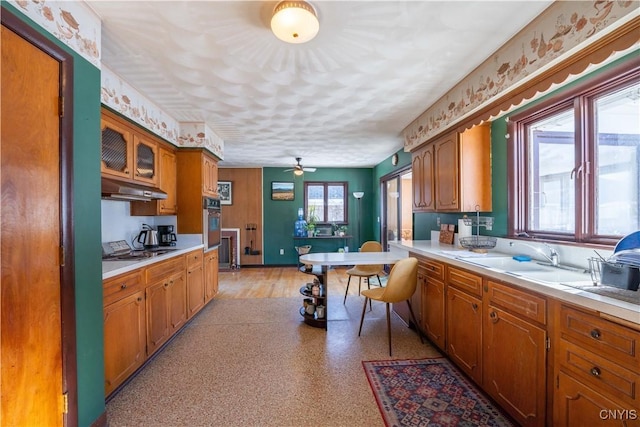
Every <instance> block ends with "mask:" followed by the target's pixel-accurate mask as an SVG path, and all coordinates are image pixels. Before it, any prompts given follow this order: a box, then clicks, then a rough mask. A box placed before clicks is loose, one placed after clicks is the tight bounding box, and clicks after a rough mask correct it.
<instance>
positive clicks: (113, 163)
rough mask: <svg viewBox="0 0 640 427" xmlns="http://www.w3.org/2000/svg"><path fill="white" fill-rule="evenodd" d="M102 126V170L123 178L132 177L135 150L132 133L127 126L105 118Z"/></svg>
mask: <svg viewBox="0 0 640 427" xmlns="http://www.w3.org/2000/svg"><path fill="white" fill-rule="evenodd" d="M101 128H102V162H101V167H100V171H101V172H102V173H103V174H108V175H113V176H117V177H121V178H131V177H132V167H131V165H132V164H133V150H132V149H131V147H132V137H131V133H130V132H129V131H128V130H127V129H126V128H125V127H122V126H120V125H118V124H117V123H115V122H112V121H110V120H108V119H105V118H103V119H102V121H101Z"/></svg>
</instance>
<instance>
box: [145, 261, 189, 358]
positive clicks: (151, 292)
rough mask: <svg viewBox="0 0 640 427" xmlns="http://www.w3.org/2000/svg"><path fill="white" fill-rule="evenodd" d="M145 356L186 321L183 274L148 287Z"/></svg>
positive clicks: (174, 275) (176, 274) (185, 294)
mask: <svg viewBox="0 0 640 427" xmlns="http://www.w3.org/2000/svg"><path fill="white" fill-rule="evenodd" d="M146 303H147V355H148V356H150V355H152V354H153V353H154V352H155V351H156V350H157V349H158V348H160V347H161V346H162V344H164V343H165V342H166V341H167V340H168V339H169V338H170V337H171V336H172V335H173V333H174V332H175V331H177V330H178V329H180V327H181V326H182V325H183V324H184V323H185V322H186V321H187V284H186V280H185V273H184V271H181V272H179V273H175V274H173V275H171V276H169V277H167V278H166V279H164V280H161V281H159V282H156V283H155V284H153V285H151V286H148V287H147V289H146Z"/></svg>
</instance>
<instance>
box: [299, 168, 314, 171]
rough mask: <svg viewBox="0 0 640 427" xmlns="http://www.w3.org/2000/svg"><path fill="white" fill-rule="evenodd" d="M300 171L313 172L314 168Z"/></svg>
mask: <svg viewBox="0 0 640 427" xmlns="http://www.w3.org/2000/svg"><path fill="white" fill-rule="evenodd" d="M302 170H303V171H305V172H315V171H316V168H302Z"/></svg>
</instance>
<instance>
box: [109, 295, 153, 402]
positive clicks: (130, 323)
mask: <svg viewBox="0 0 640 427" xmlns="http://www.w3.org/2000/svg"><path fill="white" fill-rule="evenodd" d="M145 323H146V317H145V303H144V291H142V290H140V291H138V292H136V293H134V294H132V295H129V296H128V297H125V298H122V299H121V300H119V301H117V302H114V303H113V304H109V305H108V306H106V307H105V308H104V343H105V346H104V376H105V378H104V392H105V395H109V394H110V393H111V392H112V391H113V390H115V388H116V387H118V386H119V385H120V384H122V382H123V381H124V380H126V379H127V378H128V377H129V376H130V375H131V374H133V373H134V372H135V371H136V369H138V368H139V367H140V366H142V364H143V363H144V361H145V359H146V337H145V331H146V326H145Z"/></svg>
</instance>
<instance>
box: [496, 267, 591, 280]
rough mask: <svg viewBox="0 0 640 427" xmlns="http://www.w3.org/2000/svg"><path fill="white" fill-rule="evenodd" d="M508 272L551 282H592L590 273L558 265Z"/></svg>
mask: <svg viewBox="0 0 640 427" xmlns="http://www.w3.org/2000/svg"><path fill="white" fill-rule="evenodd" d="M541 267H542V266H541ZM506 273H508V274H512V275H514V276H520V277H523V278H525V279H532V280H538V281H542V282H550V283H571V282H591V275H590V274H589V273H581V272H578V271H570V270H563V269H561V268H557V267H544V270H540V271H517V270H508V271H506Z"/></svg>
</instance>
